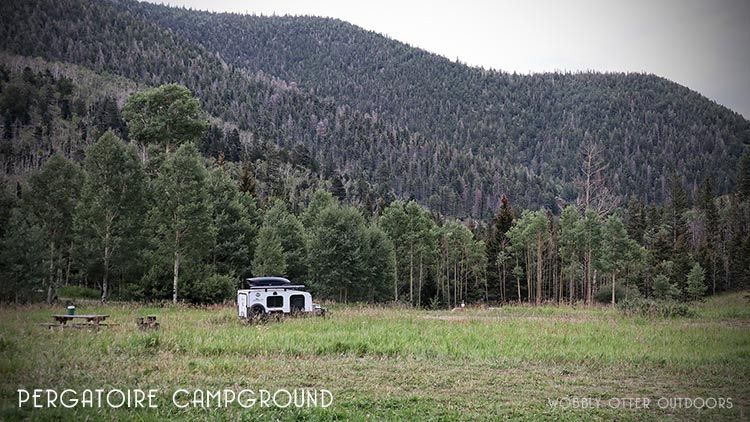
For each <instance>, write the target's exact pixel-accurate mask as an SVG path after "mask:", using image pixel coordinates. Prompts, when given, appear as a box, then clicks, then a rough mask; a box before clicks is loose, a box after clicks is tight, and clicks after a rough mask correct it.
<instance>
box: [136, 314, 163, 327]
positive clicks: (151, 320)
mask: <svg viewBox="0 0 750 422" xmlns="http://www.w3.org/2000/svg"><path fill="white" fill-rule="evenodd" d="M137 323H138V329H139V330H158V329H159V323H158V322H156V315H147V316H146V317H138V321H137Z"/></svg>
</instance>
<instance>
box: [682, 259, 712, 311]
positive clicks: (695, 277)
mask: <svg viewBox="0 0 750 422" xmlns="http://www.w3.org/2000/svg"><path fill="white" fill-rule="evenodd" d="M705 278H706V277H705V274H704V273H703V268H701V266H700V264H698V263H697V262H696V263H695V264H694V265H693V268H691V269H690V273H689V274H688V277H687V288H686V296H687V298H688V300H691V301H695V300H700V299H702V298H703V296H704V295H705V294H706V291H707V290H708V286H706V283H705Z"/></svg>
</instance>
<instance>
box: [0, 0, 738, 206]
mask: <svg viewBox="0 0 750 422" xmlns="http://www.w3.org/2000/svg"><path fill="white" fill-rule="evenodd" d="M0 8H2V9H1V10H0V11H1V12H2V13H1V14H0V15H2V18H0V19H2V23H3V26H2V29H0V31H1V32H0V39H2V40H3V45H4V48H5V49H7V50H9V51H11V52H13V53H15V54H19V55H24V56H39V57H43V58H45V59H47V60H55V61H64V62H70V63H75V64H79V65H82V66H85V67H87V68H89V69H92V70H93V71H95V72H100V73H101V72H108V73H114V74H117V75H120V76H124V77H126V78H129V79H132V80H136V81H139V83H143V84H146V85H158V84H163V83H170V82H177V83H181V84H184V85H186V86H187V87H188V88H190V89H191V91H193V92H194V93H195V94H196V96H197V97H198V98H199V100H200V101H201V104H202V106H203V108H204V109H205V110H206V111H207V112H209V113H210V114H212V115H214V116H216V117H217V118H220V119H222V120H223V121H225V122H228V123H233V124H236V125H237V126H238V128H239V129H241V130H246V131H247V132H248V133H249V134H251V137H252V139H259V140H262V141H269V142H272V143H274V144H276V145H278V146H279V147H281V148H282V152H283V151H284V150H287V151H292V150H293V149H294V148H302V147H304V149H305V150H307V151H309V154H310V158H311V159H312V160H314V161H315V163H316V164H318V165H319V166H320V167H319V169H320V171H321V173H322V174H323V176H324V177H325V178H329V179H334V178H335V179H340V181H341V182H342V185H343V186H344V189H345V191H346V193H347V194H348V195H349V196H350V197H352V199H354V200H356V201H358V202H371V203H375V202H377V200H378V198H387V197H389V196H390V194H391V193H392V194H395V195H396V196H397V197H403V198H409V197H414V198H416V199H417V200H419V201H420V202H421V203H422V204H425V205H427V206H429V207H430V208H431V209H432V210H434V211H437V212H440V213H443V214H447V215H454V216H459V217H463V216H473V217H477V218H481V217H487V216H488V215H490V211H491V210H493V209H495V208H496V207H497V205H498V201H499V197H500V195H501V194H503V193H504V194H507V195H508V196H509V197H510V198H512V199H513V200H514V203H517V204H519V205H523V206H537V205H544V206H547V207H549V208H551V209H554V210H555V211H556V212H557V211H559V210H558V209H557V207H556V202H557V201H556V198H557V197H561V198H562V199H564V200H573V199H574V197H575V190H574V188H573V184H572V181H573V178H574V176H575V175H576V163H577V158H578V151H579V147H580V145H581V144H582V143H583V142H584V141H593V142H598V143H601V144H602V145H604V146H605V147H606V148H605V158H606V159H607V161H608V162H610V163H617V165H613V166H611V168H610V171H609V172H608V181H607V182H608V185H609V186H610V188H611V189H612V190H613V191H614V192H615V193H617V194H619V195H624V194H631V193H633V194H636V195H638V196H639V197H641V198H642V199H644V200H646V201H658V200H662V199H664V197H665V193H666V191H667V175H668V173H669V172H670V171H671V170H672V169H674V170H676V171H678V172H679V173H680V174H681V175H682V177H683V178H684V180H683V181H684V182H685V183H686V184H687V185H688V186H689V187H690V188H691V193H695V190H696V189H697V188H696V187H697V184H698V182H699V181H700V180H701V179H702V178H703V177H704V176H711V177H712V178H713V179H714V180H716V185H717V191H718V192H719V193H723V192H727V191H728V190H730V188H731V186H732V183H733V180H732V177H733V176H732V172H726V171H722V168H724V167H726V166H727V165H729V166H730V167H732V168H734V167H735V165H736V163H737V160H738V158H739V156H740V154H741V152H742V144H743V142H744V141H747V139H748V136H750V135H748V123H747V121H745V120H744V119H742V118H741V117H740V116H739V115H737V114H736V113H733V112H731V111H729V110H727V109H725V108H723V107H720V106H718V105H716V104H715V103H713V102H711V101H709V100H707V99H706V98H704V97H702V96H700V95H698V94H696V93H694V92H692V91H690V90H688V89H687V88H684V87H681V86H679V85H677V84H674V83H671V82H669V81H667V80H664V79H661V78H657V77H654V76H650V75H640V74H632V75H623V74H544V75H534V76H521V75H511V74H506V73H502V72H495V71H486V70H482V69H476V68H470V67H467V66H464V65H461V64H459V63H455V62H451V61H449V60H446V59H444V58H441V57H439V56H436V55H431V54H428V53H426V52H424V51H421V50H418V49H414V48H411V47H409V46H406V45H404V44H401V43H398V42H396V41H393V40H390V39H387V38H385V37H382V36H379V35H377V34H374V33H370V32H367V31H363V30H361V29H358V28H356V27H354V26H351V25H349V24H346V23H343V22H340V21H335V20H330V19H319V18H302V17H300V18H290V17H253V16H239V15H228V14H209V13H202V12H195V11H188V10H184V9H172V8H164V7H161V6H154V5H150V4H145V3H137V2H131V1H123V2H109V1H105V2H86V1H83V0H65V1H60V2H52V1H48V0H35V1H30V2H20V1H10V2H4V3H3V5H2V6H0ZM94 28H95V30H93V29H94ZM225 155H226V156H227V157H229V158H230V159H234V158H236V157H238V156H239V152H238V151H227V153H226V154H225ZM368 192H373V193H372V194H370V193H368Z"/></svg>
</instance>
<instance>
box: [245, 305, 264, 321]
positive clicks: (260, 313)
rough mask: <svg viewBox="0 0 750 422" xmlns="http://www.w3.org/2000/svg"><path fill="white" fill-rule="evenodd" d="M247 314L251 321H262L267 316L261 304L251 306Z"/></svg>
mask: <svg viewBox="0 0 750 422" xmlns="http://www.w3.org/2000/svg"><path fill="white" fill-rule="evenodd" d="M247 315H248V318H249V319H250V320H251V321H253V322H264V321H265V320H266V317H267V314H266V310H265V309H263V307H262V306H253V307H251V308H250V310H249V312H248V314H247Z"/></svg>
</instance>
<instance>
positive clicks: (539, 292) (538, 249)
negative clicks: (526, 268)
mask: <svg viewBox="0 0 750 422" xmlns="http://www.w3.org/2000/svg"><path fill="white" fill-rule="evenodd" d="M542 246H544V243H543V242H542V236H541V235H540V234H537V236H536V304H537V305H539V304H541V303H542V265H543V263H544V262H543V261H542Z"/></svg>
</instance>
